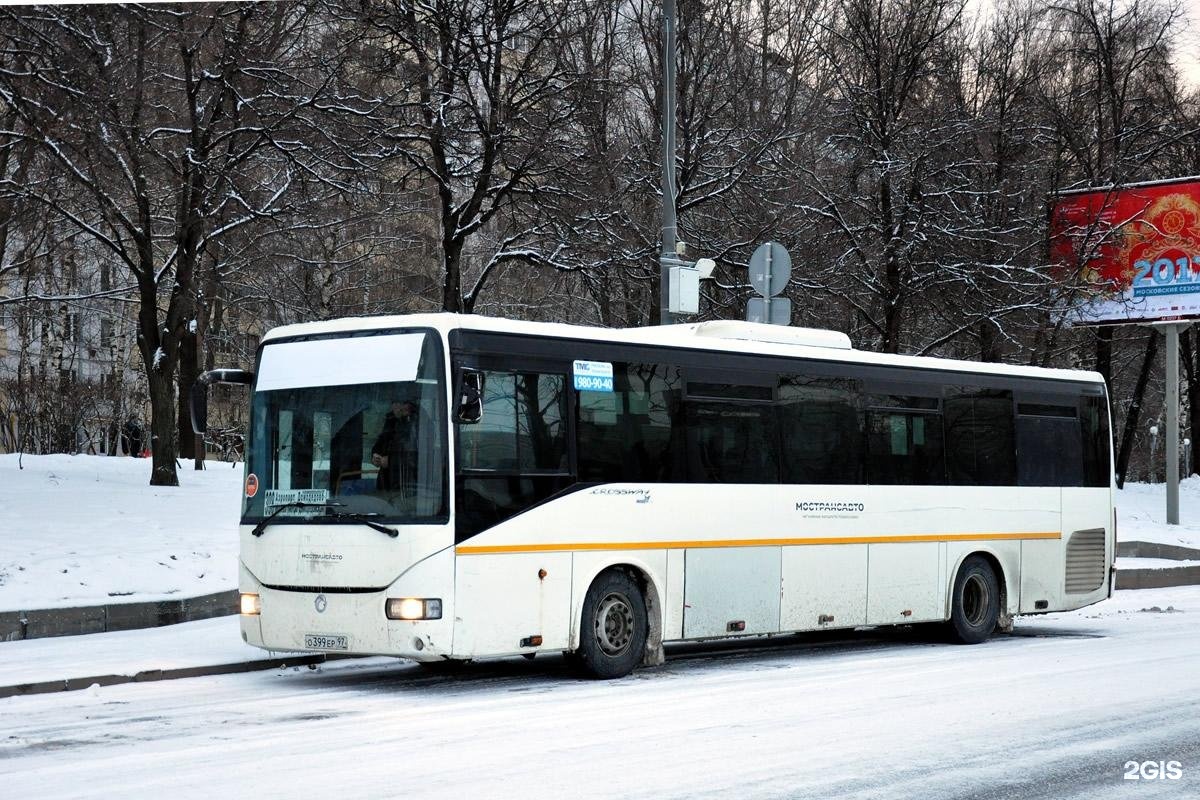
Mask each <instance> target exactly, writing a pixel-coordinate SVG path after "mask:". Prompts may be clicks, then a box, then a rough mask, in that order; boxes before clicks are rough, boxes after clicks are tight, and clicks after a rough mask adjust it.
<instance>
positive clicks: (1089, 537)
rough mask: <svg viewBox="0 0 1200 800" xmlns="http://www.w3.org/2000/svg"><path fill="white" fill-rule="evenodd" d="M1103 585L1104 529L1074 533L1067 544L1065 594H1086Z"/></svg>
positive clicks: (1091, 529)
mask: <svg viewBox="0 0 1200 800" xmlns="http://www.w3.org/2000/svg"><path fill="white" fill-rule="evenodd" d="M1103 585H1104V528H1090V529H1088V530H1086V531H1075V532H1074V533H1072V534H1071V538H1070V540H1069V541H1068V542H1067V594H1087V593H1088V592H1094V591H1096V590H1097V589H1099V588H1100V587H1101V586H1103Z"/></svg>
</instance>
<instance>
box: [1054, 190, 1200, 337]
mask: <svg viewBox="0 0 1200 800" xmlns="http://www.w3.org/2000/svg"><path fill="white" fill-rule="evenodd" d="M1050 257H1051V260H1052V261H1053V262H1054V264H1055V265H1056V266H1057V267H1058V268H1059V270H1061V271H1062V273H1064V274H1067V275H1070V276H1071V277H1072V281H1071V282H1070V283H1069V286H1070V292H1069V299H1068V300H1067V302H1066V304H1065V306H1064V307H1063V308H1062V315H1063V317H1064V318H1065V319H1066V321H1067V322H1069V323H1071V324H1077V325H1096V324H1104V323H1108V324H1112V323H1120V322H1145V321H1153V320H1169V319H1183V318H1188V317H1200V177H1196V178H1186V179H1179V180H1172V181H1156V182H1154V183H1143V184H1132V185H1128V186H1123V187H1120V188H1107V189H1094V190H1093V189H1088V190H1083V191H1078V192H1070V193H1066V194H1062V195H1058V196H1057V197H1055V198H1054V200H1053V205H1052V207H1051V211H1050Z"/></svg>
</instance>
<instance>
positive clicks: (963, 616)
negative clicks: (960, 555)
mask: <svg viewBox="0 0 1200 800" xmlns="http://www.w3.org/2000/svg"><path fill="white" fill-rule="evenodd" d="M999 617H1000V584H999V582H998V581H997V580H996V572H995V570H993V569H992V565H991V564H990V563H988V560H987V559H986V558H984V557H983V556H971V557H969V558H968V559H967V560H966V561H964V562H963V564H962V567H961V568H959V570H958V576H957V577H956V578H955V579H954V597H953V600H952V602H951V605H950V633H951V635H952V636H953V637H954V639H955V640H957V641H959V642H962V643H963V644H979V643H980V642H982V641H983V640H984V639H987V638H988V637H989V636H991V635H992V631H994V630H995V629H996V621H997V620H998V619H999Z"/></svg>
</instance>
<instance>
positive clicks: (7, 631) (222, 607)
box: [0, 589, 238, 697]
mask: <svg viewBox="0 0 1200 800" xmlns="http://www.w3.org/2000/svg"><path fill="white" fill-rule="evenodd" d="M237 604H238V593H237V591H236V590H234V589H230V590H228V591H224V592H215V593H213V594H206V595H201V596H200V597H187V598H181V599H179V600H152V601H149V602H144V603H109V604H107V605H101V606H76V607H74V608H47V609H37V610H33V611H0V642H16V641H20V640H22V639H45V638H49V637H52V636H75V635H79V634H85V633H108V632H110V631H130V630H137V629H140V628H158V627H161V626H163V625H175V624H176V623H179V622H195V621H196V620H201V619H211V618H212V617H224V616H229V615H232V614H236V613H237V610H238V607H237ZM2 696H3V695H0V697H2Z"/></svg>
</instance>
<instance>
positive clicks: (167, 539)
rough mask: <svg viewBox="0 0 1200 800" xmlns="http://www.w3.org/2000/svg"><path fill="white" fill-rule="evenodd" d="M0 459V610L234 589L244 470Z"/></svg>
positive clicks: (63, 458) (133, 461) (136, 461)
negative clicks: (154, 480)
mask: <svg viewBox="0 0 1200 800" xmlns="http://www.w3.org/2000/svg"><path fill="white" fill-rule="evenodd" d="M21 461H22V463H23V465H24V469H18V467H17V462H18V456H16V455H0V611H20V610H29V609H35V608H62V607H67V606H78V605H100V604H103V603H114V602H123V601H134V600H161V599H170V598H179V597H191V596H196V595H202V594H208V593H209V592H217V591H221V590H225V589H232V588H235V587H236V586H237V515H238V501H239V497H240V493H239V491H238V490H239V487H240V486H241V482H242V470H241V466H240V465H238V467H237V468H231V466H230V465H229V464H223V463H220V462H213V463H210V464H209V465H208V466H209V468H208V469H207V470H205V471H203V472H196V471H194V470H192V469H190V467H189V466H185V467H182V468H181V469H180V470H179V482H180V484H181V485H180V486H178V487H152V486H149V485H148V484H149V480H150V461H149V459H144V458H105V457H102V456H68V455H52V456H29V455H27V456H24V457H23V458H22V459H21Z"/></svg>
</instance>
